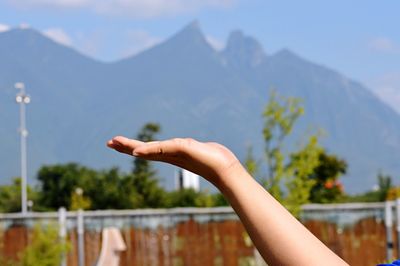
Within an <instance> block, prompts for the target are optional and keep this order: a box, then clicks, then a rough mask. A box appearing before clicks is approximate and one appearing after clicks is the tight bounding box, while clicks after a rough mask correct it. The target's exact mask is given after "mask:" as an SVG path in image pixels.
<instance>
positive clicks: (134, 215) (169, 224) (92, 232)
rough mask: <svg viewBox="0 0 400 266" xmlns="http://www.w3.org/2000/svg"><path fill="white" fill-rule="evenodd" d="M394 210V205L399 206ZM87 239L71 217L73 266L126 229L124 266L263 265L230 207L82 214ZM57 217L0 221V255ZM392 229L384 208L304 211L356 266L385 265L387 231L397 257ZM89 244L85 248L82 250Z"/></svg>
mask: <svg viewBox="0 0 400 266" xmlns="http://www.w3.org/2000/svg"><path fill="white" fill-rule="evenodd" d="M393 206H394V204H393ZM82 215H83V218H84V219H83V228H84V231H81V233H82V234H79V230H77V229H78V225H77V221H78V219H77V213H75V212H69V213H68V214H67V221H66V229H67V238H68V240H69V241H70V243H71V244H72V249H71V250H70V252H69V253H68V254H67V257H66V262H67V265H68V266H81V265H80V264H79V256H82V258H83V259H84V265H87V266H88V265H89V266H92V265H94V264H95V262H96V260H97V258H98V256H99V254H100V249H101V232H102V229H103V228H105V227H108V226H115V227H118V228H120V231H121V233H122V236H123V238H124V240H125V243H126V245H127V250H126V251H125V252H123V253H122V254H121V263H120V264H121V265H124V266H125V265H140V266H142V265H143V266H146V265H165V266H166V265H171V266H172V265H193V266H196V265H238V266H239V265H260V262H259V260H260V258H259V256H257V255H256V254H257V252H256V251H255V249H254V246H253V245H252V243H251V240H250V238H249V236H248V235H247V233H246V231H245V229H244V227H243V225H242V224H241V222H240V221H239V220H238V218H237V216H236V215H235V214H234V213H233V211H232V209H230V208H213V209H193V208H188V209H171V210H140V211H137V210H133V211H96V212H84V213H83V214H82ZM57 217H58V215H57V213H47V214H29V215H28V216H26V217H21V216H20V215H18V214H13V215H11V214H7V215H0V254H1V256H3V257H7V258H16V254H18V252H19V251H21V250H22V249H23V248H25V247H26V246H27V245H28V244H29V242H30V240H31V231H32V226H33V225H34V224H36V223H41V222H48V221H49V220H54V221H57V219H58V218H57ZM390 218H391V219H392V221H391V223H392V226H391V227H387V226H388V225H390V223H388V222H387V221H386V223H385V211H384V205H383V204H380V203H378V204H369V205H368V204H361V205H357V204H352V205H343V204H341V205H329V206H325V205H324V206H321V205H312V206H306V207H305V208H304V215H303V217H302V221H303V224H304V225H305V226H306V227H307V228H308V229H309V230H310V231H311V232H312V233H313V234H315V235H316V236H317V237H318V238H319V239H321V240H322V241H323V242H324V243H325V244H326V245H327V246H328V247H329V248H331V249H332V250H333V251H334V252H335V253H336V254H338V255H339V256H341V257H342V258H343V259H344V260H346V261H347V262H348V263H349V264H350V265H356V266H357V265H376V264H377V263H379V262H383V261H385V260H386V257H387V255H388V250H387V236H386V232H387V230H390V231H391V234H392V238H393V240H394V242H393V243H391V244H392V246H393V247H394V248H393V250H392V254H391V255H392V256H393V257H399V256H400V254H398V253H397V251H396V247H397V246H398V234H399V230H400V228H398V227H396V226H395V224H396V219H395V218H394V217H390ZM79 237H83V243H84V245H83V247H79Z"/></svg>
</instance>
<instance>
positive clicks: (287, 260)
mask: <svg viewBox="0 0 400 266" xmlns="http://www.w3.org/2000/svg"><path fill="white" fill-rule="evenodd" d="M107 145H108V146H109V147H110V148H113V149H115V150H117V151H119V152H123V153H126V154H129V155H133V156H137V157H141V158H144V159H149V160H154V161H162V162H166V163H170V164H174V165H176V166H179V167H182V168H185V169H187V170H189V171H191V172H194V173H197V174H199V175H200V176H203V177H204V178H206V179H207V180H208V181H210V182H211V183H213V184H214V185H215V186H216V187H217V188H218V189H219V190H220V191H221V192H222V193H223V194H224V196H225V197H226V199H227V200H228V201H229V202H230V203H231V205H232V207H233V208H234V210H235V211H236V213H237V214H238V215H239V217H240V219H241V221H242V222H243V224H244V226H245V227H246V229H247V232H248V233H249V235H250V237H251V239H252V240H253V242H254V244H255V246H256V247H257V249H258V250H259V252H260V254H261V255H262V256H263V258H264V259H265V261H266V262H267V263H268V265H279V266H281V265H296V266H299V265H305V266H312V265H318V266H319V265H347V264H346V263H345V262H344V261H343V260H342V259H341V258H340V257H338V256H337V255H336V254H334V253H333V252H332V251H331V250H330V249H328V248H327V247H326V246H325V245H324V244H323V243H322V242H320V241H319V240H318V239H317V238H316V237H315V236H314V235H313V234H311V233H310V232H309V231H308V230H307V229H306V228H305V227H304V226H303V225H302V224H301V223H300V222H298V221H297V220H296V219H295V218H294V217H293V216H292V215H291V214H290V213H289V212H288V211H287V210H286V209H285V208H284V207H283V206H282V205H281V204H280V203H279V202H277V201H276V200H275V199H274V198H273V197H272V196H271V195H270V194H269V193H268V192H267V191H266V190H265V189H264V188H263V187H262V186H261V185H259V184H258V183H257V182H256V181H255V180H254V179H253V178H252V177H251V176H250V175H249V174H248V173H247V171H246V170H245V169H244V168H243V166H242V165H241V164H240V162H239V161H238V159H237V158H236V157H235V155H234V154H233V153H232V152H231V151H229V150H228V149H227V148H225V147H224V146H222V145H220V144H217V143H202V142H198V141H196V140H193V139H172V140H166V141H156V142H149V143H143V142H140V141H137V140H132V139H127V138H124V137H115V138H113V139H112V140H110V141H109V142H108V143H107Z"/></svg>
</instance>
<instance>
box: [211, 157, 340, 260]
mask: <svg viewBox="0 0 400 266" xmlns="http://www.w3.org/2000/svg"><path fill="white" fill-rule="evenodd" d="M217 186H218V188H219V189H220V190H221V192H222V193H223V194H224V195H225V197H226V198H227V200H228V201H229V202H230V203H231V205H232V207H233V208H234V210H235V211H236V212H237V214H238V215H239V217H240V219H241V221H242V222H243V224H244V226H245V227H246V229H247V232H248V233H249V235H250V237H251V239H252V240H253V242H254V244H255V246H256V247H257V249H258V250H259V252H260V253H261V255H262V256H263V258H264V259H265V261H266V262H267V263H268V265H296V266H299V265H307V266H310V265H347V264H346V263H345V262H344V261H343V260H342V259H341V258H339V257H338V256H337V255H335V254H334V253H333V252H332V251H331V250H330V249H328V248H327V247H326V246H325V245H324V244H323V243H322V242H320V241H319V240H318V239H317V238H316V237H315V236H314V235H313V234H311V233H310V232H309V231H308V230H307V229H306V228H305V227H304V226H303V225H302V224H301V223H300V222H299V221H297V220H296V219H295V218H294V217H293V216H292V215H291V214H290V213H289V212H288V211H287V210H286V209H285V208H284V207H283V206H282V205H281V204H280V203H279V202H277V201H276V200H275V199H274V198H273V197H272V196H271V195H270V194H269V193H268V192H267V191H266V190H265V189H264V188H263V187H262V186H261V185H260V184H258V183H257V182H256V181H255V180H254V179H253V178H252V177H251V176H250V175H249V174H248V173H247V172H246V171H245V169H244V168H243V167H242V166H241V165H238V166H237V167H236V169H232V170H231V171H229V172H228V173H226V174H225V175H224V176H223V177H221V182H220V183H219V184H218V185H217Z"/></svg>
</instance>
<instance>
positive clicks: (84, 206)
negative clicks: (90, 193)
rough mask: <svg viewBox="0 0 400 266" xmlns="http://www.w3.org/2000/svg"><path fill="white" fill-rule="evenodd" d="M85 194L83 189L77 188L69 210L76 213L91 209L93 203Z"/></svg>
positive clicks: (72, 196)
mask: <svg viewBox="0 0 400 266" xmlns="http://www.w3.org/2000/svg"><path fill="white" fill-rule="evenodd" d="M83 193H84V191H83V189H82V188H80V187H77V188H75V190H74V191H73V192H72V195H71V206H70V207H69V210H72V211H76V210H88V209H90V207H91V205H92V201H91V200H90V198H88V197H87V196H86V195H84V194H83Z"/></svg>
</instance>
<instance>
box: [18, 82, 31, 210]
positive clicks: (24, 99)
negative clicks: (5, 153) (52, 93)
mask: <svg viewBox="0 0 400 266" xmlns="http://www.w3.org/2000/svg"><path fill="white" fill-rule="evenodd" d="M15 88H16V89H18V90H20V92H19V93H18V94H17V96H16V97H15V100H16V102H17V103H18V104H19V110H20V116H19V118H20V129H19V132H20V135H21V212H22V214H26V213H27V211H28V207H27V202H28V197H27V156H26V139H27V137H28V130H27V129H26V121H25V120H26V116H25V105H26V104H28V103H30V101H31V99H30V97H29V95H26V94H25V84H24V83H22V82H17V83H15Z"/></svg>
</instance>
